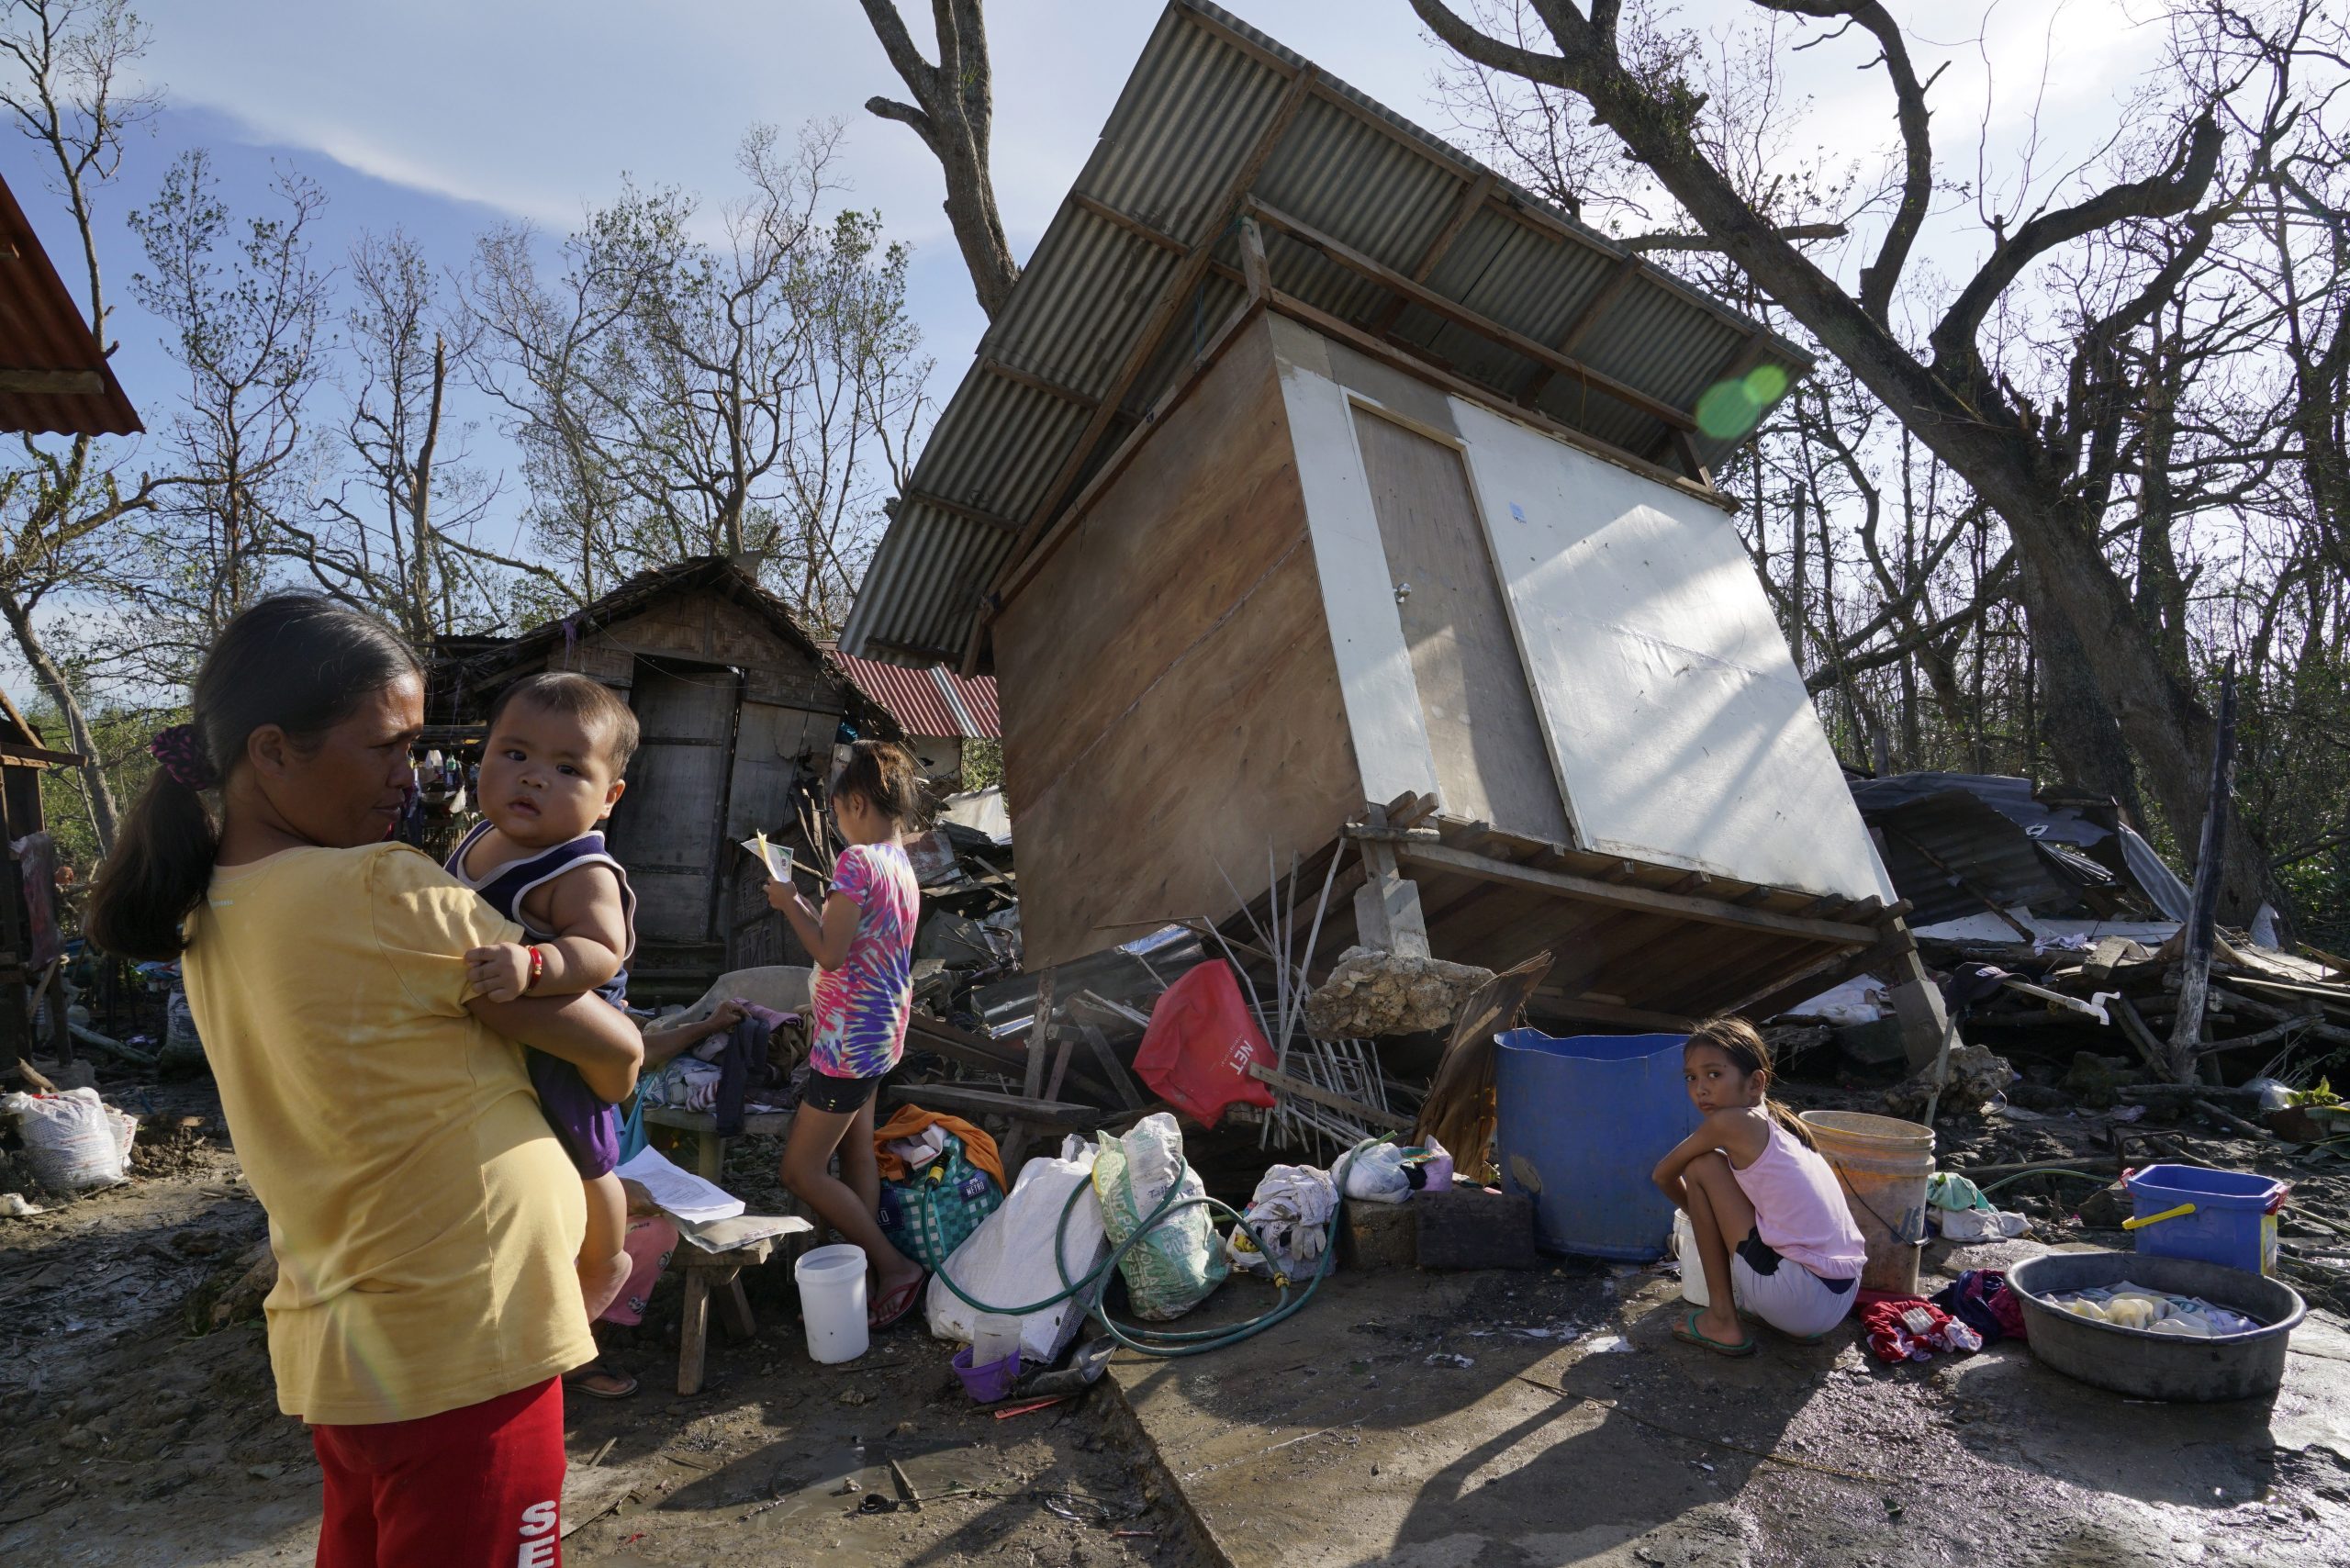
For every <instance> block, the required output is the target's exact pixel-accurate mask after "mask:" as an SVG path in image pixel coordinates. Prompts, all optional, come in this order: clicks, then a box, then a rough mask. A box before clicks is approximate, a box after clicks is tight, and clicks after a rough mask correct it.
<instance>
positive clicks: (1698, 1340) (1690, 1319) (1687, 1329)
mask: <svg viewBox="0 0 2350 1568" xmlns="http://www.w3.org/2000/svg"><path fill="white" fill-rule="evenodd" d="M1702 1316H1705V1311H1704V1309H1703V1308H1699V1309H1697V1310H1696V1311H1694V1312H1692V1313H1690V1314H1689V1316H1686V1317H1684V1318H1683V1319H1682V1320H1681V1321H1680V1322H1678V1323H1676V1324H1674V1325H1673V1338H1676V1339H1678V1340H1680V1341H1681V1342H1682V1343H1683V1344H1684V1345H1695V1346H1696V1347H1697V1348H1698V1349H1699V1350H1711V1351H1712V1352H1713V1353H1714V1354H1716V1355H1718V1356H1751V1355H1752V1354H1753V1353H1754V1336H1752V1335H1751V1334H1750V1335H1748V1336H1747V1337H1746V1338H1743V1339H1740V1341H1739V1342H1738V1343H1737V1344H1735V1345H1732V1344H1726V1343H1724V1342H1723V1341H1722V1340H1719V1339H1716V1338H1712V1337H1711V1336H1709V1335H1706V1334H1701V1333H1699V1332H1698V1331H1697V1319H1698V1318H1700V1317H1702Z"/></svg>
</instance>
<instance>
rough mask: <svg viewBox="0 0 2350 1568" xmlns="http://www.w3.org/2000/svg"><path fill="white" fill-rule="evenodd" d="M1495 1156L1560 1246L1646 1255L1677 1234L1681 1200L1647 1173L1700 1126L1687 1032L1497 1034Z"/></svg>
mask: <svg viewBox="0 0 2350 1568" xmlns="http://www.w3.org/2000/svg"><path fill="white" fill-rule="evenodd" d="M1494 1039H1495V1041H1496V1043H1497V1044H1498V1045H1499V1047H1500V1050H1501V1056H1500V1061H1499V1063H1498V1065H1497V1066H1496V1067H1495V1069H1494V1113H1495V1125H1494V1163H1495V1164H1496V1165H1498V1166H1500V1167H1501V1173H1502V1186H1503V1187H1504V1189H1505V1190H1506V1191H1508V1192H1512V1193H1526V1194H1527V1196H1529V1197H1531V1198H1532V1199H1533V1200H1534V1239H1535V1241H1536V1242H1537V1243H1538V1244H1539V1245H1540V1246H1541V1247H1543V1248H1544V1249H1548V1250H1550V1251H1552V1252H1581V1253H1584V1254H1587V1255H1588V1256H1591V1257H1594V1258H1623V1259H1628V1260H1637V1261H1642V1262H1645V1261H1647V1260H1650V1259H1652V1258H1661V1257H1662V1256H1663V1255H1664V1253H1665V1251H1666V1249H1668V1248H1669V1247H1670V1246H1671V1244H1672V1239H1673V1204H1671V1203H1669V1202H1668V1201H1666V1199H1665V1196H1664V1194H1663V1193H1660V1192H1658V1191H1657V1189H1656V1183H1655V1182H1651V1181H1650V1180H1649V1172H1650V1171H1651V1170H1655V1169H1656V1162H1657V1161H1658V1160H1660V1159H1663V1158H1664V1156H1665V1154H1666V1152H1667V1151H1668V1150H1670V1149H1671V1148H1673V1145H1674V1144H1676V1143H1679V1142H1680V1141H1681V1140H1682V1139H1683V1138H1684V1137H1688V1136H1689V1135H1690V1133H1691V1132H1692V1131H1694V1130H1695V1128H1696V1126H1697V1107H1696V1106H1695V1105H1693V1104H1691V1103H1689V1092H1688V1090H1687V1089H1686V1088H1685V1087H1684V1085H1683V1082H1682V1079H1681V1047H1683V1046H1684V1044H1686V1043H1687V1041H1688V1036H1686V1035H1570V1036H1565V1037H1563V1038H1561V1037H1560V1036H1553V1035H1546V1034H1544V1033H1542V1031H1540V1030H1539V1029H1512V1030H1510V1031H1509V1032H1508V1033H1506V1034H1504V1035H1497V1036H1494Z"/></svg>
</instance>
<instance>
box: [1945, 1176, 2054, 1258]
mask: <svg viewBox="0 0 2350 1568" xmlns="http://www.w3.org/2000/svg"><path fill="white" fill-rule="evenodd" d="M1926 1214H1927V1216H1928V1217H1929V1218H1930V1219H1931V1220H1932V1221H1933V1222H1934V1227H1935V1228H1936V1229H1937V1230H1939V1231H1941V1232H1942V1239H1943V1240H1945V1241H1960V1242H1964V1241H1997V1240H2001V1239H2003V1238H2012V1237H2018V1236H2023V1235H2026V1234H2027V1233H2029V1232H2030V1231H2031V1221H2030V1220H2028V1219H2026V1218H2025V1217H2024V1216H2023V1215H2020V1214H2010V1213H2008V1212H2005V1211H2003V1210H2000V1209H1995V1208H1993V1207H1992V1206H1991V1200H1990V1199H1988V1198H1986V1197H1985V1196H1984V1195H1983V1192H1982V1189H1981V1188H1979V1187H1977V1186H1975V1183H1974V1182H1970V1181H1968V1180H1967V1179H1966V1178H1965V1177H1964V1176H1960V1175H1955V1174H1953V1173H1952V1172H1950V1171H1947V1170H1938V1171H1936V1172H1935V1173H1934V1174H1933V1176H1931V1177H1930V1178H1929V1179H1928V1181H1927V1182H1926Z"/></svg>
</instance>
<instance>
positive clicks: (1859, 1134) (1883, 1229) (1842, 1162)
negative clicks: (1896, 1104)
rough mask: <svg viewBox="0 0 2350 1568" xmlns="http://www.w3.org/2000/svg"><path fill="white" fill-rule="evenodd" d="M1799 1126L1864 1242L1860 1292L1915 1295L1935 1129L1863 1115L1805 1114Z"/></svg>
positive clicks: (1841, 1112) (1840, 1112)
mask: <svg viewBox="0 0 2350 1568" xmlns="http://www.w3.org/2000/svg"><path fill="white" fill-rule="evenodd" d="M1803 1124H1804V1126H1807V1127H1809V1128H1810V1129H1811V1137H1812V1141H1813V1142H1814V1143H1815V1144H1817V1145H1818V1148H1819V1152H1820V1155H1821V1157H1822V1158H1823V1159H1826V1160H1827V1161H1828V1163H1829V1165H1830V1168H1832V1169H1833V1170H1835V1172H1836V1176H1837V1180H1838V1181H1839V1182H1841V1183H1842V1185H1843V1188H1844V1200H1845V1203H1844V1206H1845V1207H1846V1208H1847V1209H1849V1210H1851V1211H1852V1222H1853V1223H1854V1224H1855V1225H1857V1226H1860V1227H1861V1239H1862V1240H1863V1241H1865V1242H1866V1243H1868V1249H1869V1256H1868V1262H1867V1263H1866V1264H1864V1265H1863V1267H1862V1269H1861V1288H1862V1289H1863V1290H1864V1291H1892V1292H1894V1293H1896V1294H1901V1295H1913V1294H1916V1293H1917V1289H1918V1254H1919V1252H1920V1251H1922V1250H1923V1249H1924V1248H1925V1245H1926V1179H1927V1178H1928V1177H1930V1176H1931V1175H1932V1174H1933V1173H1934V1132H1933V1129H1932V1128H1931V1127H1926V1126H1919V1125H1918V1124H1917V1123H1916V1122H1903V1121H1897V1120H1895V1119H1894V1118H1893V1117H1891V1116H1872V1115H1869V1114H1866V1113H1865V1112H1861V1111H1806V1112H1805V1113H1804V1114H1803Z"/></svg>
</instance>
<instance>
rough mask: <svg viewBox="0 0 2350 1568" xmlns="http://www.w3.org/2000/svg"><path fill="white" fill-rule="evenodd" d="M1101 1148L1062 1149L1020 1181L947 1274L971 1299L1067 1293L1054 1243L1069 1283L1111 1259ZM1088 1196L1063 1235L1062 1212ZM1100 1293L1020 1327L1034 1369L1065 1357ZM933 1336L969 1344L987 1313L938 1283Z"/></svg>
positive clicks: (933, 1294)
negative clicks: (1099, 1180) (1096, 1170)
mask: <svg viewBox="0 0 2350 1568" xmlns="http://www.w3.org/2000/svg"><path fill="white" fill-rule="evenodd" d="M1093 1154H1094V1150H1093V1146H1092V1145H1091V1144H1090V1143H1087V1142H1086V1141H1085V1140H1084V1139H1083V1138H1079V1137H1072V1138H1069V1140H1068V1141H1067V1142H1066V1143H1064V1144H1063V1145H1062V1146H1061V1157H1060V1158H1059V1159H1044V1158H1043V1157H1041V1156H1039V1157H1038V1158H1036V1159H1031V1160H1029V1161H1028V1163H1027V1164H1025V1165H1024V1166H1022V1167H1021V1168H1020V1179H1019V1180H1018V1181H1016V1182H1013V1186H1012V1193H1011V1195H1010V1196H1009V1197H1007V1198H1005V1199H1004V1200H1003V1206H1002V1208H1000V1209H998V1210H996V1211H995V1213H993V1214H991V1215H988V1217H987V1218H985V1219H983V1220H981V1221H980V1222H979V1229H977V1230H975V1231H973V1232H971V1234H970V1236H969V1238H968V1239H967V1240H965V1241H964V1243H963V1245H962V1246H960V1247H958V1248H957V1249H955V1255H954V1256H953V1257H951V1258H949V1259H947V1260H946V1270H945V1272H946V1273H947V1274H950V1275H952V1276H953V1277H954V1280H955V1282H956V1283H957V1284H958V1285H960V1286H962V1287H963V1289H964V1290H965V1291H966V1292H967V1293H968V1294H970V1295H972V1296H975V1297H977V1298H978V1299H979V1300H980V1301H983V1302H986V1303H988V1304H989V1305H991V1306H1025V1305H1027V1304H1028V1303H1030V1302H1032V1301H1042V1300H1043V1299H1044V1298H1045V1297H1046V1296H1048V1295H1051V1294H1054V1293H1055V1292H1057V1291H1058V1290H1059V1289H1060V1288H1061V1276H1060V1271H1058V1270H1057V1269H1056V1268H1054V1266H1053V1239H1054V1237H1055V1236H1056V1234H1058V1235H1059V1236H1060V1239H1061V1248H1062V1249H1061V1262H1062V1263H1063V1264H1064V1265H1065V1266H1066V1267H1067V1268H1068V1270H1069V1278H1070V1279H1072V1280H1081V1279H1083V1278H1084V1277H1085V1276H1086V1275H1088V1274H1090V1273H1091V1272H1092V1271H1094V1269H1096V1268H1097V1267H1099V1266H1100V1264H1101V1262H1102V1259H1104V1258H1105V1257H1107V1256H1109V1252H1110V1243H1109V1239H1108V1238H1106V1237H1105V1236H1104V1235H1103V1234H1102V1200H1101V1199H1100V1198H1098V1197H1096V1196H1095V1195H1094V1193H1093ZM1079 1187H1082V1188H1084V1189H1085V1193H1084V1195H1083V1196H1082V1197H1080V1198H1079V1199H1078V1200H1077V1208H1076V1209H1075V1211H1074V1212H1072V1213H1071V1214H1070V1215H1069V1229H1068V1230H1067V1231H1066V1232H1061V1231H1060V1223H1061V1211H1062V1210H1063V1209H1064V1208H1066V1207H1068V1205H1069V1193H1070V1192H1071V1191H1072V1190H1073V1189H1075V1188H1079ZM1092 1296H1093V1292H1092V1291H1085V1292H1081V1293H1080V1295H1079V1297H1078V1298H1077V1299H1074V1300H1070V1301H1063V1302H1057V1303H1055V1304H1054V1305H1051V1306H1049V1307H1046V1308H1045V1309H1044V1310H1042V1311H1039V1312H1032V1313H1028V1314H1026V1315H1025V1316H1023V1317H1022V1318H1021V1319H1020V1353H1021V1354H1022V1355H1024V1356H1025V1357H1026V1358H1027V1359H1028V1360H1030V1361H1039V1362H1051V1361H1057V1360H1058V1359H1059V1357H1060V1353H1061V1351H1062V1350H1065V1349H1067V1348H1068V1346H1069V1341H1070V1340H1071V1339H1073V1338H1076V1337H1077V1330H1078V1327H1079V1326H1080V1324H1082V1323H1083V1322H1084V1321H1085V1314H1086V1310H1087V1308H1089V1307H1090V1306H1091V1305H1092ZM923 1310H924V1312H925V1314H926V1316H928V1318H929V1320H930V1331H931V1333H932V1334H934V1335H935V1336H936V1337H937V1338H941V1339H949V1340H955V1341H958V1342H960V1343H964V1344H968V1343H969V1342H970V1340H971V1338H972V1334H973V1330H974V1328H975V1327H976V1320H977V1319H978V1317H979V1313H978V1311H977V1310H976V1309H974V1308H973V1307H972V1306H970V1305H968V1303H966V1302H965V1301H964V1300H963V1298H962V1297H961V1296H958V1295H957V1294H955V1293H954V1292H953V1291H951V1290H949V1289H947V1287H946V1282H945V1281H944V1280H940V1279H936V1278H934V1279H933V1280H932V1281H931V1282H930V1294H929V1295H928V1297H927V1298H926V1299H925V1302H924V1308H923Z"/></svg>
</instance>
